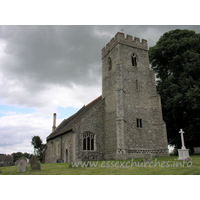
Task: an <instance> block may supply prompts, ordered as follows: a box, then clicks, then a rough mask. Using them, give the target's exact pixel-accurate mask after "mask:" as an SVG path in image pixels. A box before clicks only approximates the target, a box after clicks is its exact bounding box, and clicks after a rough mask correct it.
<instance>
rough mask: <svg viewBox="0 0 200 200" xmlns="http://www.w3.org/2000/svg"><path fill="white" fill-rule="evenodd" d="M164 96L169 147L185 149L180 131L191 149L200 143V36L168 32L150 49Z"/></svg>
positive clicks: (162, 96) (176, 31) (153, 66)
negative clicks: (174, 146)
mask: <svg viewBox="0 0 200 200" xmlns="http://www.w3.org/2000/svg"><path fill="white" fill-rule="evenodd" d="M149 59H150V63H151V65H152V68H153V70H154V71H155V72H156V75H157V78H158V81H157V91H158V93H159V94H160V96H161V100H162V108H163V118H164V121H165V122H166V125H167V133H168V141H169V144H175V145H176V146H177V147H179V148H180V147H181V139H180V134H179V130H180V128H182V129H183V130H184V131H185V134H184V139H185V144H186V146H187V147H191V148H192V149H193V147H194V146H199V145H200V143H199V141H200V131H199V130H200V34H196V33H195V32H194V31H190V30H180V29H176V30H172V31H169V32H167V33H165V34H164V35H163V36H162V37H161V38H160V39H159V41H158V42H157V43H156V45H155V46H154V47H151V48H150V49H149Z"/></svg>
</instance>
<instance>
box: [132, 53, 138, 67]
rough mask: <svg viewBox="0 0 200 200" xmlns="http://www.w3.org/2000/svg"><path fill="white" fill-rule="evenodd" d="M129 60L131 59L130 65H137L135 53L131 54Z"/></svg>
mask: <svg viewBox="0 0 200 200" xmlns="http://www.w3.org/2000/svg"><path fill="white" fill-rule="evenodd" d="M131 60H132V66H135V67H137V59H136V55H135V54H134V53H133V55H132V56H131Z"/></svg>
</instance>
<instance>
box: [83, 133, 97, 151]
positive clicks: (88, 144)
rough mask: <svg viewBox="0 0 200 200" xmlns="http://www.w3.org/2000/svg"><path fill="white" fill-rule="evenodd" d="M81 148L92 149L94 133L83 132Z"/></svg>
mask: <svg viewBox="0 0 200 200" xmlns="http://www.w3.org/2000/svg"><path fill="white" fill-rule="evenodd" d="M83 150H87V151H93V150H94V134H92V133H88V132H87V133H84V134H83Z"/></svg>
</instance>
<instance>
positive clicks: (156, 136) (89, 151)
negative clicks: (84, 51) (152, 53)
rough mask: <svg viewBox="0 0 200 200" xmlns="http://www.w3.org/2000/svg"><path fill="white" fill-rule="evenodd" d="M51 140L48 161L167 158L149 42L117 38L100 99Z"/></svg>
mask: <svg viewBox="0 0 200 200" xmlns="http://www.w3.org/2000/svg"><path fill="white" fill-rule="evenodd" d="M53 121H54V122H53V128H52V133H51V134H50V135H49V136H48V137H47V149H46V151H45V162H46V163H56V162H70V161H77V160H78V159H82V160H83V161H84V160H126V159H131V158H139V157H142V154H144V153H150V154H152V156H169V153H168V142H167V133H166V125H165V122H164V121H163V118H162V108H161V100H160V96H159V95H158V94H157V91H156V85H155V76H154V72H153V70H151V69H150V68H149V56H148V47H147V41H146V40H144V39H142V41H140V39H139V38H136V37H134V39H133V38H132V36H130V35H126V37H125V35H124V33H121V32H119V33H117V34H116V35H115V37H114V38H112V39H111V41H110V42H109V43H108V44H107V45H106V47H104V48H103V49H102V95H101V96H99V97H97V98H96V99H95V100H94V101H92V102H90V103H89V104H87V105H85V106H83V107H82V108H81V109H80V110H79V111H78V112H77V113H75V114H74V115H72V116H71V117H69V118H67V119H64V120H63V121H62V122H61V123H60V124H59V125H58V126H57V127H56V114H55V113H54V120H53Z"/></svg>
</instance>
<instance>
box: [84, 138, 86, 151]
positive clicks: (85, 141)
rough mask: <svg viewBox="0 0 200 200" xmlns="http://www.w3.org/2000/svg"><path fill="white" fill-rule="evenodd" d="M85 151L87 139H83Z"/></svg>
mask: <svg viewBox="0 0 200 200" xmlns="http://www.w3.org/2000/svg"><path fill="white" fill-rule="evenodd" d="M83 150H86V138H83Z"/></svg>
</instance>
